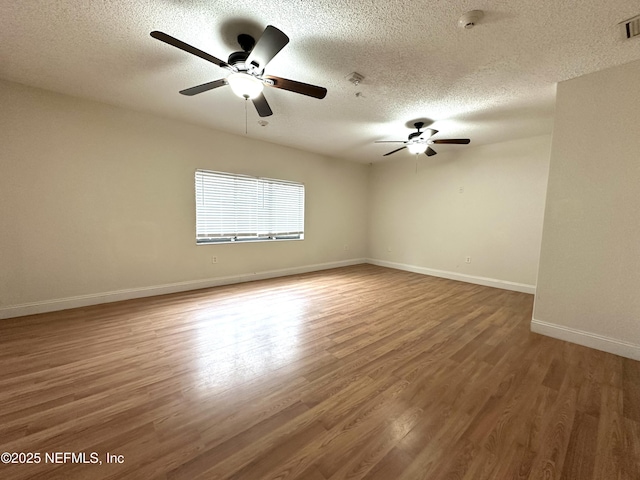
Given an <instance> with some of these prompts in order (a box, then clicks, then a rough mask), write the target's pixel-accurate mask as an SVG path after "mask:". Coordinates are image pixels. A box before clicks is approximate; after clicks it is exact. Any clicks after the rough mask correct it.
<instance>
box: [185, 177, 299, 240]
mask: <svg viewBox="0 0 640 480" xmlns="http://www.w3.org/2000/svg"><path fill="white" fill-rule="evenodd" d="M207 177H208V178H209V180H210V182H209V183H208V184H207V181H206V180H207ZM216 182H217V183H218V185H215V183H216ZM221 186H224V187H225V188H224V189H220V187H221ZM207 188H209V192H206V189H207ZM216 188H218V189H219V190H215V189H216ZM254 188H255V192H254V191H253V189H254ZM194 189H195V192H194V193H195V195H194V197H195V216H196V218H195V226H196V232H195V233H196V245H221V244H229V243H253V242H282V241H291V240H304V233H305V232H304V230H305V229H304V221H305V197H306V188H305V185H304V183H301V182H295V181H291V180H282V179H275V178H268V177H256V176H252V175H245V174H237V173H230V172H220V171H215V170H206V169H201V168H198V169H196V171H195V174H194ZM211 189H214V190H211ZM216 196H217V197H218V198H217V200H219V201H222V205H220V204H216V203H215V200H216V198H215V197H216ZM254 197H255V198H254ZM203 202H205V203H204V204H203ZM206 202H208V203H206ZM225 202H226V203H228V204H227V205H226V206H225V205H224V203H225ZM278 202H280V203H278ZM287 207H292V208H293V209H294V210H293V211H294V213H293V214H291V213H290V212H291V210H287ZM215 208H218V209H221V210H222V211H219V212H218V216H220V215H222V216H224V217H225V218H224V219H223V220H222V221H218V219H216V218H215V216H216V215H215V214H213V213H212V212H211V210H212V209H215ZM225 208H226V209H227V210H225ZM274 208H275V210H274ZM202 209H205V210H209V212H202ZM228 209H232V210H228ZM248 211H249V213H248ZM251 212H253V213H251ZM203 215H204V216H205V217H203ZM206 215H208V216H209V217H208V218H206ZM207 222H209V228H210V229H211V231H209V232H205V231H203V229H204V230H206V228H207V227H206V224H207ZM216 222H217V223H216ZM230 224H234V226H233V228H231V227H230ZM239 224H242V227H238V225H239ZM248 224H251V227H247V225H248ZM283 226H286V227H287V228H286V229H283ZM292 226H293V227H294V228H293V229H292V228H290V227H292ZM265 227H266V228H265ZM216 228H218V229H219V231H218V232H215V230H216ZM279 228H280V229H282V230H280V231H278V229H279ZM225 230H226V231H225ZM232 230H233V231H232ZM243 230H246V231H243ZM250 230H251V231H250Z"/></svg>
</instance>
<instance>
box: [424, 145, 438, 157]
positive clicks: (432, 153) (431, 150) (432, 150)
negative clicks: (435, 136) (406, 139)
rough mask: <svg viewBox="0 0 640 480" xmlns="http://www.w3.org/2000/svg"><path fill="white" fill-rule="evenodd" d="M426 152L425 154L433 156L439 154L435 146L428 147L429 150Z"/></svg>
mask: <svg viewBox="0 0 640 480" xmlns="http://www.w3.org/2000/svg"><path fill="white" fill-rule="evenodd" d="M424 153H425V155H426V156H427V157H433V156H434V155H437V154H438V152H436V151H435V150H434V149H433V148H431V147H427V151H426V152H424Z"/></svg>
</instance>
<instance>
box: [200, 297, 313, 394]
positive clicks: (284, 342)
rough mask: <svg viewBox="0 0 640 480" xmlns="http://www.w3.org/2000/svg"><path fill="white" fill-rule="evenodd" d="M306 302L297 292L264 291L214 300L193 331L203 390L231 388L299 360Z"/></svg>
mask: <svg viewBox="0 0 640 480" xmlns="http://www.w3.org/2000/svg"><path fill="white" fill-rule="evenodd" d="M306 303H307V300H306V298H305V297H304V296H302V295H300V294H298V293H295V292H288V291H268V292H267V291H265V292H264V294H263V293H262V292H260V293H259V294H257V295H256V296H254V297H251V298H247V297H246V296H242V297H240V298H238V299H237V300H236V301H233V302H232V303H230V302H225V304H223V305H220V306H217V305H215V304H212V306H211V308H210V310H209V311H208V312H207V314H206V316H205V315H203V318H202V320H201V321H200V322H199V323H198V327H197V329H196V330H194V335H195V336H196V338H194V340H195V342H194V352H193V355H194V357H195V358H194V362H195V364H194V368H195V370H196V371H195V372H193V373H194V375H195V377H194V380H195V384H196V385H197V387H198V389H201V390H205V391H207V392H210V393H212V391H217V390H220V389H226V388H228V387H230V386H233V385H238V384H240V383H243V382H246V381H249V380H252V379H254V378H256V377H258V376H260V375H263V374H265V373H267V372H270V371H273V370H275V369H278V368H280V367H282V366H284V365H286V364H287V363H290V362H292V361H294V360H296V359H297V357H298V345H299V341H300V339H299V334H300V332H301V323H302V320H303V318H304V314H305V308H306Z"/></svg>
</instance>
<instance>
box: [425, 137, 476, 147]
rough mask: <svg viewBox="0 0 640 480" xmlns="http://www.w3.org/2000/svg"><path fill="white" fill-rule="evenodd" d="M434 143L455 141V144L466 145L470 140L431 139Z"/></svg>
mask: <svg viewBox="0 0 640 480" xmlns="http://www.w3.org/2000/svg"><path fill="white" fill-rule="evenodd" d="M431 141H432V142H433V143H434V144H436V143H452V144H453V143H455V144H459V145H467V144H468V143H471V140H470V139H468V138H447V139H443V140H431Z"/></svg>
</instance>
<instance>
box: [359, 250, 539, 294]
mask: <svg viewBox="0 0 640 480" xmlns="http://www.w3.org/2000/svg"><path fill="white" fill-rule="evenodd" d="M367 263H371V264H373V265H378V266H380V267H389V268H395V269H397V270H405V271H407V272H413V273H421V274H422V275H431V276H432V277H441V278H447V279H449V280H458V281H460V282H467V283H475V284H476V285H484V286H486V287H494V288H502V289H503V290H513V291H514V292H522V293H531V294H535V293H536V286H535V285H528V284H526V283H516V282H508V281H506V280H498V279H495V278H487V277H477V276H475V275H466V274H464V273H456V272H448V271H446V270H435V269H433V268H426V267H417V266H415V265H407V264H404V263H396V262H387V261H385V260H376V259H375V258H368V259H367Z"/></svg>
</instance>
